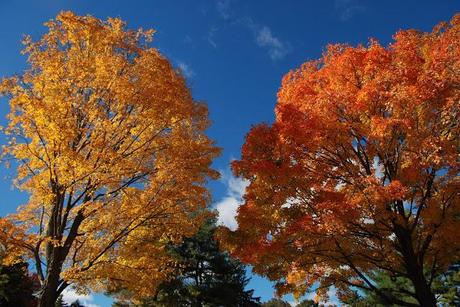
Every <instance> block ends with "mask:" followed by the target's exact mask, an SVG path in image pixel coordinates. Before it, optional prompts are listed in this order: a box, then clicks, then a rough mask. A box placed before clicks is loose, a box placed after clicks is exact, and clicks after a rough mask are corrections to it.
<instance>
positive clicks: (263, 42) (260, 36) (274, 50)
mask: <svg viewBox="0 0 460 307" xmlns="http://www.w3.org/2000/svg"><path fill="white" fill-rule="evenodd" d="M256 43H257V45H259V46H260V47H265V48H267V50H268V55H269V56H270V58H271V59H272V60H279V59H282V58H284V57H285V56H286V55H287V54H288V53H289V52H290V49H291V47H290V44H289V43H286V42H282V41H281V40H280V39H279V38H277V37H275V36H273V34H272V31H271V30H270V28H269V27H267V26H262V27H261V28H260V29H259V30H258V31H257V34H256Z"/></svg>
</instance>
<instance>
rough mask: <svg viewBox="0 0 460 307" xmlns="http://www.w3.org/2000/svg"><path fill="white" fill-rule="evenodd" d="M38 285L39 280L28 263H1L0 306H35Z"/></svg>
mask: <svg viewBox="0 0 460 307" xmlns="http://www.w3.org/2000/svg"><path fill="white" fill-rule="evenodd" d="M38 287H39V284H38V280H37V279H36V278H35V277H34V276H33V275H30V274H29V272H28V270H27V263H25V262H19V263H15V264H12V265H3V264H0V306H2V307H35V306H36V305H37V299H36V297H35V296H34V292H35V291H36V290H37V289H38Z"/></svg>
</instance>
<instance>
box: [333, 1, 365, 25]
mask: <svg viewBox="0 0 460 307" xmlns="http://www.w3.org/2000/svg"><path fill="white" fill-rule="evenodd" d="M334 4H335V10H336V11H337V12H338V13H339V17H340V20H341V21H347V20H349V19H351V18H352V17H353V16H354V15H356V14H358V13H361V12H364V11H365V8H364V6H362V5H359V4H357V1H356V0H335V3H334Z"/></svg>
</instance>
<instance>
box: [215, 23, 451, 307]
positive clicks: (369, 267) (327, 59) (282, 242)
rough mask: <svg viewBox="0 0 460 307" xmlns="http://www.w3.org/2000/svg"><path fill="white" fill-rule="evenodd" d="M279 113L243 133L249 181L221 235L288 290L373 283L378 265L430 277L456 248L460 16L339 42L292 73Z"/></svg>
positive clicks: (242, 166) (239, 170)
mask: <svg viewBox="0 0 460 307" xmlns="http://www.w3.org/2000/svg"><path fill="white" fill-rule="evenodd" d="M275 112H276V120H275V122H274V123H273V125H271V126H269V125H266V124H262V125H258V126H255V127H253V128H252V129H251V131H250V132H249V134H248V135H247V137H246V142H245V144H244V146H243V148H242V158H241V160H239V161H235V162H234V163H233V164H232V167H233V171H234V173H235V175H238V176H242V177H244V178H246V179H247V180H249V181H250V185H249V187H248V188H247V190H246V194H245V197H244V198H245V203H244V204H243V205H242V206H241V207H240V208H239V210H238V215H237V221H238V229H237V230H236V231H234V232H232V231H230V230H228V229H222V230H221V233H220V237H221V240H222V243H223V244H225V245H226V247H227V248H228V249H229V250H230V251H231V252H232V253H233V255H236V256H238V257H239V258H241V259H242V260H244V261H245V262H247V263H249V264H252V265H253V266H254V269H255V271H256V272H257V273H260V274H263V275H265V276H267V277H269V278H270V279H272V280H277V281H278V290H279V292H280V293H281V294H282V293H286V292H294V293H295V294H297V295H301V294H303V293H305V292H306V291H307V290H308V289H310V288H312V287H313V288H317V291H316V292H317V295H318V296H319V297H320V298H325V297H326V296H327V289H328V288H329V287H331V286H335V287H336V288H337V291H338V295H339V296H347V295H349V294H350V293H351V291H352V290H353V289H359V288H364V289H369V290H372V291H375V292H376V293H377V294H378V295H379V296H380V297H381V298H382V299H383V300H384V301H386V302H387V303H388V304H400V305H404V306H413V305H414V304H413V303H410V302H406V301H403V300H401V299H399V298H398V296H397V295H395V294H394V293H391V292H389V291H387V290H388V289H379V288H378V287H377V286H376V284H375V283H374V282H373V281H372V272H373V271H375V270H384V271H386V272H387V273H388V274H389V275H390V276H392V277H398V276H403V277H406V278H408V279H410V280H411V282H412V285H413V291H408V292H409V293H407V294H409V295H411V296H413V297H414V298H415V299H416V300H417V301H418V302H419V304H420V305H421V306H435V305H436V298H435V295H434V294H433V291H432V289H431V283H432V281H433V278H434V277H436V276H437V275H438V274H439V273H440V272H443V271H444V270H445V269H446V267H447V266H448V265H449V264H450V263H452V262H453V261H455V260H457V259H459V256H460V237H459V233H458V230H459V229H460V202H459V193H460V180H459V177H458V174H459V170H460V169H459V166H460V164H459V149H460V139H459V137H460V135H459V133H460V122H459V116H460V15H457V16H455V17H454V18H453V19H452V20H451V21H450V23H441V24H439V25H438V26H436V27H435V28H434V29H433V31H432V32H431V33H422V32H419V31H415V30H408V31H400V32H398V33H396V35H395V36H394V42H393V43H392V44H390V45H389V46H388V47H383V46H382V45H380V44H379V43H378V42H377V41H375V40H371V41H370V43H369V45H368V46H358V47H351V46H348V45H330V46H329V47H328V48H327V50H326V52H325V53H324V55H323V56H322V57H321V59H319V60H316V61H310V62H307V63H305V64H303V65H302V66H301V67H300V68H299V69H297V70H295V71H292V72H290V73H288V74H287V75H286V76H285V77H284V79H283V81H282V86H281V89H280V91H279V93H278V102H277V105H276V110H275Z"/></svg>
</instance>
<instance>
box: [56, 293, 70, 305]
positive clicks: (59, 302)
mask: <svg viewBox="0 0 460 307" xmlns="http://www.w3.org/2000/svg"><path fill="white" fill-rule="evenodd" d="M54 306H55V307H69V305H68V304H67V303H66V302H64V299H63V298H62V295H59V296H58V298H57V300H56V303H55V304H54Z"/></svg>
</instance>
